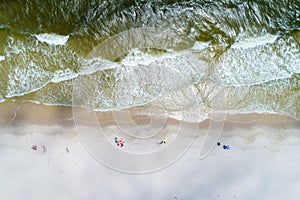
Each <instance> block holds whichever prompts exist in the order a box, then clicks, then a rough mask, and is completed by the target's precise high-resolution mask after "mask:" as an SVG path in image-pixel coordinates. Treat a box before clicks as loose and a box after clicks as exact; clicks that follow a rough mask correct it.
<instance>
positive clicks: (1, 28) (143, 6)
mask: <svg viewBox="0 0 300 200" xmlns="http://www.w3.org/2000/svg"><path fill="white" fill-rule="evenodd" d="M299 45H300V1H276V0H273V1H238V0H236V1H203V0H202V1H201V0H198V1H197V0H193V1H154V0H152V1H115V0H111V1H84V0H73V1H50V0H49V1H37V0H27V1H25V0H24V1H22V0H19V1H0V101H2V102H3V101H10V100H17V101H33V102H37V103H42V104H46V105H65V106H71V105H75V106H81V107H88V108H91V109H94V110H101V111H102V110H121V109H125V108H131V107H136V106H139V107H143V108H145V107H146V108H148V107H154V108H157V109H161V110H165V111H168V112H171V113H172V112H173V114H174V112H175V113H176V115H178V114H180V113H183V112H184V113H185V115H187V113H190V115H189V117H190V118H195V115H193V112H194V111H195V110H197V112H201V113H208V112H210V111H212V110H223V111H228V112H237V113H251V112H259V113H279V114H284V115H288V116H291V117H294V118H297V119H299V118H300V46H299ZM192 120H193V119H192ZM194 120H195V119H194Z"/></svg>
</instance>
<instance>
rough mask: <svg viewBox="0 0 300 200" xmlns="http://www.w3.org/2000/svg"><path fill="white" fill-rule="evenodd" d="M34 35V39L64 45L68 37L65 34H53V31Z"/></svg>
mask: <svg viewBox="0 0 300 200" xmlns="http://www.w3.org/2000/svg"><path fill="white" fill-rule="evenodd" d="M34 36H35V37H36V39H37V40H38V41H40V42H44V43H47V44H49V45H54V46H56V45H66V43H67V41H68V39H69V35H67V36H65V35H57V34H53V33H50V34H48V33H41V34H38V35H34Z"/></svg>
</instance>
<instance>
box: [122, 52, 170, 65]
mask: <svg viewBox="0 0 300 200" xmlns="http://www.w3.org/2000/svg"><path fill="white" fill-rule="evenodd" d="M175 56H176V55H175ZM175 56H174V55H172V54H165V55H163V56H155V55H151V54H149V53H144V52H142V51H140V50H138V49H134V50H132V51H131V52H129V54H128V55H127V56H126V57H125V58H124V59H122V60H121V64H122V65H125V66H130V67H134V66H138V65H145V66H146V65H150V64H151V63H155V62H157V61H162V60H164V59H166V58H174V57H175Z"/></svg>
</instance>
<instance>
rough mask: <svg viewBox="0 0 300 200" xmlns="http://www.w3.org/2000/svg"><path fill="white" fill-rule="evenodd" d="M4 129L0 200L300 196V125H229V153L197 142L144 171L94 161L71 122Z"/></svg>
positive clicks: (0, 147) (0, 136)
mask: <svg viewBox="0 0 300 200" xmlns="http://www.w3.org/2000/svg"><path fill="white" fill-rule="evenodd" d="M0 131H1V134H0V161H1V164H0V177H1V178H0V188H1V192H0V199H9V200H19V199H31V200H35V199H43V200H47V199H49V200H53V199H58V200H60V199H64V200H67V199H72V200H74V199H75V200H76V199H112V200H119V199H124V200H125V199H131V200H134V199H143V200H147V199H158V200H160V199H188V200H193V199H195V200H202V199H209V200H210V199H212V200H213V199H226V200H227V199H242V200H253V199H264V200H276V199H278V200H281V199H289V200H296V199H299V195H300V190H299V188H300V169H299V166H300V140H299V137H297V134H298V133H299V129H292V128H290V129H284V128H283V129H278V130H275V129H271V128H262V127H253V128H247V129H245V128H233V129H229V128H227V129H226V130H224V132H223V134H222V137H221V138H220V141H221V142H222V143H224V144H229V145H230V146H231V150H230V151H226V150H223V149H222V148H220V147H216V148H215V149H214V150H213V152H212V153H211V154H210V155H209V156H208V157H207V158H206V159H204V160H199V159H198V153H199V147H200V144H199V143H197V142H195V143H194V144H193V146H192V147H191V148H190V149H189V150H188V152H186V154H184V156H183V157H182V158H181V159H180V160H179V161H177V162H176V163H175V164H173V165H172V166H170V167H168V168H166V169H164V170H160V171H158V172H155V173H150V174H144V175H130V174H124V173H119V172H116V171H113V170H111V169H109V168H106V167H104V166H103V165H101V164H99V163H98V162H96V161H95V160H94V159H93V158H92V157H91V156H90V155H89V154H88V153H87V151H86V150H85V149H84V148H83V146H82V144H81V142H80V140H79V138H78V136H77V134H76V132H75V130H74V128H73V127H69V128H62V127H59V126H50V127H47V126H33V125H27V126H26V127H20V128H18V127H15V128H5V127H1V128H0ZM201 138H203V137H202V136H200V141H201ZM33 144H37V145H38V148H39V149H38V151H33V150H32V149H31V145H33ZM42 145H45V147H47V151H46V152H45V153H43V151H42ZM66 147H68V150H69V153H68V152H67V151H66ZM120 159H122V158H120ZM124 162H126V161H125V160H124ZM136 164H137V165H138V164H139V163H136Z"/></svg>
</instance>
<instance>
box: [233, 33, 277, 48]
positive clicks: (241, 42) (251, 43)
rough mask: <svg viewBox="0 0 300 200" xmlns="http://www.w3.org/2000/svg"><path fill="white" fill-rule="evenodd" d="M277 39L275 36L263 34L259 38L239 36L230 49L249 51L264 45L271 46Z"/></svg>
mask: <svg viewBox="0 0 300 200" xmlns="http://www.w3.org/2000/svg"><path fill="white" fill-rule="evenodd" d="M277 38H278V36H277V35H271V34H265V35H261V36H255V37H249V36H245V35H241V36H240V37H238V38H237V40H236V41H235V43H234V44H233V45H232V46H231V47H232V48H240V49H249V48H254V47H256V46H262V45H265V44H272V43H274V42H275V41H276V39H277Z"/></svg>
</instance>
